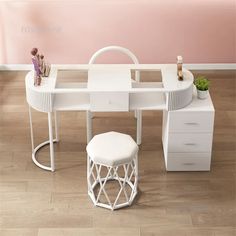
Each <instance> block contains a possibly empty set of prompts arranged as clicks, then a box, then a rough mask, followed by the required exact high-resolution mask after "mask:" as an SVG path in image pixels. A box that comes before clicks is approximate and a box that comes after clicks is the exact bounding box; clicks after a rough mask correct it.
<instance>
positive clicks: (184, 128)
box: [169, 111, 214, 133]
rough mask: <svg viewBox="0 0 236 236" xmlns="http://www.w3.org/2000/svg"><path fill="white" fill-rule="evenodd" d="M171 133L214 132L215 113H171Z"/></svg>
mask: <svg viewBox="0 0 236 236" xmlns="http://www.w3.org/2000/svg"><path fill="white" fill-rule="evenodd" d="M169 125H170V132H199V133H201V132H213V125H214V112H178V111H174V112H170V113H169Z"/></svg>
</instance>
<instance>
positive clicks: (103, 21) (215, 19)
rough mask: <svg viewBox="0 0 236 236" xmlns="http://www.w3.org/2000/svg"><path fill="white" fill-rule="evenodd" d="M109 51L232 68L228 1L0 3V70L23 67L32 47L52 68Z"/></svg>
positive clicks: (234, 50) (144, 59)
mask: <svg viewBox="0 0 236 236" xmlns="http://www.w3.org/2000/svg"><path fill="white" fill-rule="evenodd" d="M108 45H120V46H124V47H127V48H129V49H130V50H131V51H133V52H134V53H135V54H136V55H137V57H138V58H139V60H140V62H141V63H172V62H175V60H176V55H179V54H181V55H183V57H184V62H185V63H235V62H236V6H235V0H188V1H187V0H175V1H174V0H172V1H171V0H165V1H163V0H100V1H96V0H87V1H86V0H80V1H64V2H63V1H51V2H48V1H47V2H46V1H33V2H32V1H31V2H30V1H10V2H0V50H1V51H0V64H1V63H30V54H29V51H30V49H31V48H32V47H34V46H37V47H39V48H40V49H41V51H42V52H43V53H44V54H46V56H47V58H48V60H49V61H50V62H51V63H87V62H88V60H89V58H90V56H91V55H92V54H93V52H94V51H96V50H98V49H99V48H101V47H104V46H108ZM116 55H117V54H116ZM115 59H117V60H118V61H120V60H121V58H119V59H118V58H116V56H113V57H112V60H111V62H115ZM104 60H105V58H103V59H102V58H101V61H100V62H104ZM126 62H127V61H126Z"/></svg>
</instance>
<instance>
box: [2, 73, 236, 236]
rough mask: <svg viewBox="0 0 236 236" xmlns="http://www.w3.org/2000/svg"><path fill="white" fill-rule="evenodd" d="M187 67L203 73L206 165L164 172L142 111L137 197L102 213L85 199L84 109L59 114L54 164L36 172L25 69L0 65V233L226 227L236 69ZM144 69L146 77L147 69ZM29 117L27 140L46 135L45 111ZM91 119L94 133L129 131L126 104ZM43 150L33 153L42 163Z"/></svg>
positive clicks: (234, 199) (202, 231) (142, 233)
mask: <svg viewBox="0 0 236 236" xmlns="http://www.w3.org/2000/svg"><path fill="white" fill-rule="evenodd" d="M194 74H195V75H197V74H206V75H207V76H208V77H209V79H210V80H211V81H212V83H211V96H212V99H213V101H214V105H215V109H216V117H215V132H214V143H213V155H212V170H211V171H210V172H185V173H184V172H177V173H176V172H169V173H167V172H166V171H165V167H164V161H163V153H162V146H161V120H162V114H161V112H145V113H144V118H143V144H142V145H141V146H140V152H139V176H140V182H139V195H138V198H137V200H136V202H135V203H134V204H133V205H132V206H131V207H129V208H125V209H122V210H118V211H115V212H111V211H109V210H105V209H102V208H96V207H94V206H93V205H92V203H91V201H90V199H89V198H88V196H87V185H86V152H85V147H86V135H85V134H86V130H85V114H84V113H82V112H68V113H61V114H60V138H61V141H60V143H59V144H58V145H57V146H56V168H57V171H56V172H55V173H51V172H47V171H43V170H41V169H39V168H38V167H36V166H35V165H34V164H33V163H32V161H31V145H30V131H29V121H28V113H27V111H28V110H27V109H28V107H27V104H26V101H25V89H24V76H25V72H0V228H1V229H0V235H1V236H6V235H7V236H65V235H69V236H78V235H82V236H86V235H89V236H90V235H96V236H100V235H101V236H105V235H108V236H110V235H112V236H129V235H130V236H151V235H152V236H157V235H158V236H159V235H160V236H171V235H175V236H179V235H180V236H187V235H191V236H195V235H200V236H206V235H210V236H213V235H214V236H224V235H232V236H233V235H234V236H235V235H236V94H235V93H236V84H235V83H236V71H227V72H226V71H218V72H217V71H210V72H209V71H205V72H204V71H198V72H194ZM73 76H74V75H72V77H73ZM62 77H63V76H62ZM145 78H152V80H155V78H153V77H152V76H151V75H150V74H143V79H144V80H145ZM33 119H34V125H35V127H36V128H37V129H35V132H36V137H37V138H36V142H41V141H43V140H45V139H46V138H47V134H48V133H47V115H45V114H40V113H37V112H34V113H33ZM93 122H94V133H101V132H105V131H108V130H116V131H120V132H124V133H128V134H131V135H132V136H133V137H134V138H135V120H134V118H133V115H132V114H131V113H118V114H105V113H104V114H98V115H96V116H95V117H94V121H93ZM47 151H48V149H47V148H45V149H44V150H42V151H41V152H40V154H39V158H40V160H41V161H42V162H45V163H47V160H48V156H47V155H48V153H47Z"/></svg>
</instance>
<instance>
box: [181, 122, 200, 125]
mask: <svg viewBox="0 0 236 236" xmlns="http://www.w3.org/2000/svg"><path fill="white" fill-rule="evenodd" d="M184 124H185V125H198V123H196V122H185V123H184Z"/></svg>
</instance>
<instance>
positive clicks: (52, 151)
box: [29, 106, 57, 171]
mask: <svg viewBox="0 0 236 236" xmlns="http://www.w3.org/2000/svg"><path fill="white" fill-rule="evenodd" d="M51 118H52V115H51V113H48V125H49V140H47V141H45V142H43V143H40V144H39V145H38V146H37V147H34V132H33V122H32V113H31V107H30V106H29V120H30V134H31V145H32V160H33V162H34V164H35V165H37V166H38V167H40V168H42V169H44V170H49V171H54V170H55V165H54V150H53V143H54V142H57V140H56V139H53V131H52V119H51ZM47 144H50V162H51V166H50V167H49V166H45V165H42V164H41V163H39V162H38V160H37V159H36V153H37V151H38V150H39V149H40V148H41V147H43V146H45V145H47Z"/></svg>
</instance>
